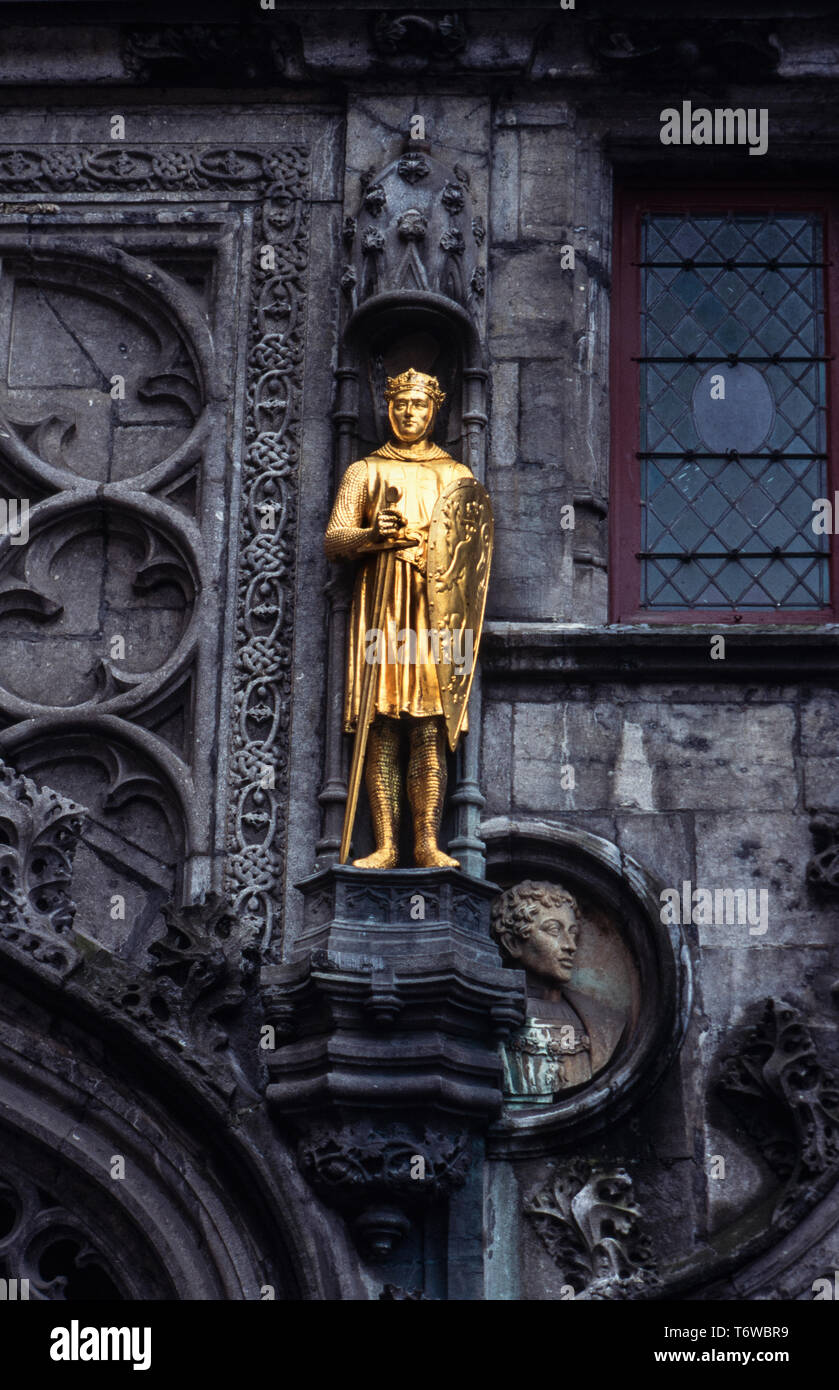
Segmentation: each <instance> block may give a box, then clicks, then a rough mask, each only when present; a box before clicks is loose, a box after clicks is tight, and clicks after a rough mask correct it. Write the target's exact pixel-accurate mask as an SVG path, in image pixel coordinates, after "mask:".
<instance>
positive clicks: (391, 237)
mask: <svg viewBox="0 0 839 1390" xmlns="http://www.w3.org/2000/svg"><path fill="white" fill-rule="evenodd" d="M476 214H477V209H476V208H475V207H474V205H473V195H472V191H471V188H470V177H469V173H468V171H467V170H466V169H465V168H463V167H462V166H461V165H455V167H454V168H453V169H451V168H449V167H448V166H447V165H445V164H443V163H442V162H441V161H440V160H439V159H436V158H435V157H434V156H433V155H432V154H431V153H430V151H429V146H428V144H427V142H426V141H420V140H416V141H412V140H410V139H409V140H406V142H405V145H404V148H403V151H402V153H401V154H400V155H399V157H398V158H397V159H394V160H393V161H392V162H391V163H390V164H388V165H387V167H386V168H384V169H382V170H381V171H379V172H375V171H373V170H370V171H369V172H368V174H367V175H366V176H365V178H364V180H363V187H362V198H361V207H360V209H359V212H358V215H357V217H355V218H348V219H347V221H346V222H345V224H344V231H343V240H344V245H345V246H346V247H347V251H348V253H349V260H348V264H347V266H346V268H345V271H344V278H343V282H342V283H343V288H344V293H345V296H346V299H347V304H348V308H349V311H350V317H351V318H352V316H353V315H354V314H355V313H356V311H357V310H358V309H360V308H361V306H362V305H368V307H369V302H370V301H373V300H377V301H381V299H382V297H385V296H390V295H396V296H403V297H405V298H407V299H412V298H414V299H416V298H417V297H419V298H421V299H423V298H427V299H429V300H430V301H433V300H439V301H440V302H441V303H442V304H444V305H445V304H446V303H448V304H449V305H450V306H457V307H458V309H459V310H460V311H461V312H462V311H464V310H465V311H466V313H467V314H468V315H470V316H475V315H479V314H480V312H481V300H482V297H483V293H484V275H483V274H481V273H480V272H481V271H483V270H484V267H483V264H482V260H481V255H480V248H481V243H482V242H483V239H484V223H483V219H482V217H480V216H479V215H476Z"/></svg>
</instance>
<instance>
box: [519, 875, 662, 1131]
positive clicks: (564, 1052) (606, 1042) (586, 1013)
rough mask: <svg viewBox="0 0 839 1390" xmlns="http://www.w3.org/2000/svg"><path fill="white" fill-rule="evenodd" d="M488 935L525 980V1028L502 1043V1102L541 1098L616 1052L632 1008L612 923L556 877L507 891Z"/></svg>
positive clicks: (626, 967) (632, 989) (575, 1083)
mask: <svg viewBox="0 0 839 1390" xmlns="http://www.w3.org/2000/svg"><path fill="white" fill-rule="evenodd" d="M492 931H493V935H494V936H495V938H496V940H497V941H498V944H499V946H500V947H501V951H502V954H503V956H504V957H505V960H506V962H507V963H508V964H509V965H511V966H514V967H517V968H519V969H522V968H523V969H524V972H525V976H526V980H527V1017H526V1020H525V1024H524V1027H522V1028H520V1029H519V1030H517V1032H515V1033H514V1034H513V1035H512V1037H511V1038H510V1039H509V1040H508V1041H507V1042H506V1043H505V1044H504V1046H503V1049H502V1055H503V1065H504V1092H505V1100H506V1101H507V1102H508V1103H511V1104H514V1105H545V1104H550V1103H552V1102H553V1101H554V1099H555V1098H556V1096H557V1094H558V1093H559V1092H564V1091H569V1090H572V1089H574V1088H577V1087H582V1086H585V1085H586V1084H587V1083H589V1082H591V1081H592V1080H593V1079H594V1078H595V1077H596V1076H597V1075H598V1074H599V1073H600V1072H602V1071H603V1069H604V1068H605V1067H606V1066H607V1064H608V1063H609V1062H610V1061H611V1060H612V1058H613V1057H614V1056H615V1055H616V1054H617V1053H618V1052H619V1050H620V1048H621V1046H622V1044H623V1043H624V1042H625V1040H626V1038H627V1036H628V1034H629V1032H630V1030H631V1026H632V1023H633V1020H634V1017H635V1015H636V1013H637V972H636V971H635V969H634V966H633V964H632V960H631V957H630V955H629V952H628V951H627V949H626V947H625V945H624V944H623V942H622V941H621V939H620V934H619V932H618V931H617V929H616V927H615V926H614V925H613V924H612V923H610V922H608V921H607V920H606V919H605V918H604V917H603V916H602V914H600V913H598V912H597V911H596V910H595V911H593V912H589V911H586V910H585V909H583V907H582V906H581V904H580V902H579V901H578V900H577V898H576V897H575V896H574V895H573V894H572V893H571V892H569V891H568V890H567V889H566V888H564V887H562V886H561V885H559V884H557V883H549V882H537V881H535V880H532V879H525V880H524V881H523V882H521V883H519V884H516V885H515V886H513V887H511V888H508V889H507V890H506V891H505V892H504V893H502V894H501V896H500V897H499V898H498V899H497V900H496V902H495V903H494V904H493V911H492Z"/></svg>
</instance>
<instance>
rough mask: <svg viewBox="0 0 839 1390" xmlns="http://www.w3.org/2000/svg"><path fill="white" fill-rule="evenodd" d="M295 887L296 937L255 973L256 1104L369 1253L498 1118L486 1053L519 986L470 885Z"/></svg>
mask: <svg viewBox="0 0 839 1390" xmlns="http://www.w3.org/2000/svg"><path fill="white" fill-rule="evenodd" d="M299 886H300V887H301V889H302V891H303V893H304V895H305V897H306V909H305V916H304V934H303V936H302V937H301V939H300V941H298V942H297V943H296V945H295V947H294V952H293V957H292V960H291V962H290V963H289V964H288V965H285V966H270V967H265V968H263V971H262V995H263V1004H264V1011H265V1019H266V1022H267V1024H269V1025H270V1026H271V1027H273V1028H274V1030H275V1048H274V1050H273V1051H269V1052H268V1053H267V1054H266V1058H267V1067H268V1077H269V1084H268V1088H267V1091H266V1096H267V1099H268V1102H269V1105H271V1107H272V1108H273V1110H274V1113H275V1116H276V1119H277V1121H278V1122H279V1123H281V1124H283V1125H288V1126H290V1127H291V1128H292V1129H293V1130H294V1132H295V1135H296V1137H297V1141H298V1153H299V1157H300V1163H301V1167H302V1169H303V1171H304V1172H305V1173H306V1175H307V1177H308V1178H309V1180H310V1181H311V1183H312V1185H313V1187H314V1188H315V1190H316V1191H318V1193H319V1194H320V1195H322V1196H323V1197H324V1198H325V1199H326V1200H328V1201H330V1202H331V1203H333V1204H334V1205H336V1206H338V1207H339V1208H340V1209H341V1210H342V1211H344V1212H345V1213H346V1214H348V1215H350V1216H351V1217H352V1219H353V1225H354V1229H355V1232H356V1235H357V1236H358V1237H359V1238H360V1239H361V1241H362V1244H363V1245H364V1247H365V1249H366V1250H367V1251H368V1252H369V1251H370V1250H371V1249H372V1250H374V1251H376V1250H377V1251H378V1252H379V1253H380V1254H381V1253H384V1252H385V1250H386V1249H389V1248H391V1246H392V1245H393V1244H394V1243H395V1241H396V1240H397V1239H398V1238H399V1236H400V1235H401V1234H402V1233H403V1232H404V1230H405V1229H407V1227H406V1224H405V1223H406V1219H407V1218H406V1217H405V1211H406V1209H407V1210H410V1209H411V1208H412V1207H416V1206H418V1205H425V1204H428V1203H433V1202H436V1201H440V1200H442V1199H444V1198H445V1197H446V1196H447V1195H448V1193H449V1192H450V1191H451V1190H452V1188H453V1186H456V1185H457V1184H458V1183H459V1182H460V1181H462V1180H463V1178H464V1177H465V1175H466V1171H467V1168H468V1154H467V1146H468V1144H469V1142H470V1139H471V1136H473V1135H474V1134H477V1133H480V1132H482V1131H483V1130H485V1129H486V1126H487V1125H488V1123H489V1122H490V1120H491V1119H492V1118H494V1117H495V1116H496V1115H497V1114H498V1113H499V1111H500V1108H501V1099H502V1097H501V1066H500V1058H499V1054H498V1043H499V1041H500V1039H502V1038H504V1037H505V1036H507V1035H508V1034H509V1032H510V1030H511V1029H512V1028H513V1027H516V1026H517V1025H518V1024H519V1023H520V1021H521V1019H522V1017H523V1011H524V998H523V977H522V976H521V974H520V972H518V971H512V970H506V969H504V968H503V967H502V965H501V963H500V959H499V956H498V953H497V950H496V947H495V945H494V943H493V942H492V941H491V939H490V936H489V908H490V903H491V901H492V899H493V897H494V896H495V893H496V891H497V890H496V889H495V888H494V887H493V885H492V884H488V883H485V882H484V881H483V880H479V879H471V878H469V877H468V876H467V875H466V874H463V873H459V872H457V871H456V870H451V869H442V870H440V869H402V870H393V871H389V872H387V873H384V872H376V871H363V870H359V869H355V868H349V867H341V868H331V869H327V870H324V871H323V872H321V873H319V874H316V875H314V876H313V877H312V878H310V879H308V880H306V881H305V882H304V883H302V884H301V885H299ZM412 1165H413V1168H412Z"/></svg>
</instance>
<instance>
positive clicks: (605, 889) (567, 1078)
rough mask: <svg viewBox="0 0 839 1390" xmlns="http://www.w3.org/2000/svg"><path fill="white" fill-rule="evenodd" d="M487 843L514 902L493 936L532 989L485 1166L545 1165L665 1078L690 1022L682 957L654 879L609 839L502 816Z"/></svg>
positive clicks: (510, 1049) (506, 897) (506, 1052)
mask: <svg viewBox="0 0 839 1390" xmlns="http://www.w3.org/2000/svg"><path fill="white" fill-rule="evenodd" d="M482 832H483V834H484V837H485V839H486V844H487V873H488V877H489V878H490V879H492V880H494V881H495V882H496V883H497V884H498V885H499V887H501V888H502V889H504V890H514V891H513V892H512V893H511V892H509V891H506V892H505V893H504V894H503V895H502V897H500V898H499V899H497V900H496V904H495V906H494V908H493V930H494V933H495V935H496V939H497V940H498V941H499V944H500V946H501V949H502V955H503V956H504V957H505V960H506V963H507V964H508V965H509V966H511V967H513V968H514V969H517V970H520V969H521V968H522V967H524V968H525V978H526V981H527V1006H526V1015H525V1022H524V1024H523V1026H522V1027H520V1028H519V1029H517V1030H515V1031H514V1032H513V1033H512V1035H511V1036H510V1038H508V1039H507V1040H505V1043H504V1045H503V1057H504V1106H503V1110H502V1114H501V1116H500V1118H499V1119H498V1120H497V1121H496V1122H495V1124H494V1125H493V1126H492V1129H491V1131H490V1136H489V1145H490V1153H491V1154H492V1155H493V1156H495V1157H519V1156H521V1157H525V1156H533V1157H536V1156H538V1155H547V1154H550V1153H552V1152H555V1151H556V1149H557V1146H560V1147H564V1146H566V1145H568V1144H569V1143H572V1142H575V1141H576V1140H578V1139H581V1138H586V1139H588V1138H590V1137H591V1136H594V1135H596V1134H597V1133H599V1132H600V1131H602V1130H603V1129H604V1128H605V1127H606V1126H612V1125H614V1123H615V1121H617V1120H618V1119H619V1118H621V1117H623V1116H624V1115H626V1114H627V1113H628V1112H629V1111H631V1110H635V1109H637V1107H638V1105H639V1104H640V1103H641V1102H642V1100H643V1099H644V1098H645V1097H646V1096H647V1095H648V1094H649V1093H650V1091H652V1089H653V1088H654V1087H655V1086H656V1085H657V1084H658V1082H659V1081H660V1080H661V1079H662V1077H663V1075H664V1073H665V1072H666V1070H667V1068H668V1066H669V1065H670V1064H671V1062H672V1061H673V1059H674V1057H675V1056H676V1053H677V1051H678V1049H679V1047H680V1045H681V1042H682V1040H683V1038H684V1034H685V1030H686V1027H687V1022H688V1018H689V1014H690V1004H691V974H690V961H689V957H688V951H687V945H686V942H685V940H684V937H683V934H682V931H681V928H680V927H679V926H666V925H664V924H663V923H662V922H661V921H660V913H659V887H658V885H657V883H656V882H655V881H654V880H653V878H652V876H651V875H650V874H649V873H648V872H647V871H646V870H645V869H644V868H643V867H642V866H641V865H640V864H638V863H637V862H636V861H634V860H633V859H631V858H630V857H629V856H627V855H622V854H621V852H620V851H619V850H618V849H617V847H616V846H615V845H613V844H611V843H610V842H609V841H608V840H605V839H602V838H601V837H600V836H598V835H592V834H589V833H587V832H585V831H581V830H579V829H576V828H573V827H570V826H564V825H561V824H556V823H548V822H541V821H539V822H537V821H515V820H512V819H508V818H502V817H499V818H497V819H494V820H491V821H487V822H484V824H483V826H482ZM557 890H559V891H558V892H557ZM569 913H570V917H569V916H568V915H567V914H569ZM569 920H570V921H572V922H574V923H575V927H574V935H575V937H576V940H575V942H573V941H572V942H571V943H569V938H568V935H567V931H566V927H565V924H566V923H567V921H569ZM522 925H524V931H523V932H522V931H521V927H522ZM517 927H518V929H519V930H518V933H517ZM534 929H535V934H534ZM525 938H526V939H525ZM557 943H559V944H557ZM575 947H576V949H575ZM566 948H567V949H566ZM545 951H547V952H549V953H550V954H551V961H550V962H549V963H548V965H547V966H545V955H544V953H545ZM540 952H541V953H542V954H541V956H540ZM557 961H559V971H560V975H561V977H562V978H561V983H560V979H559V978H557V977H554V978H553V979H552V981H550V982H549V983H548V986H547V987H546V977H545V975H544V974H542V973H541V971H542V969H543V967H544V968H545V969H546V970H548V971H550V970H551V969H554V970H555V969H556V967H557Z"/></svg>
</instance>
